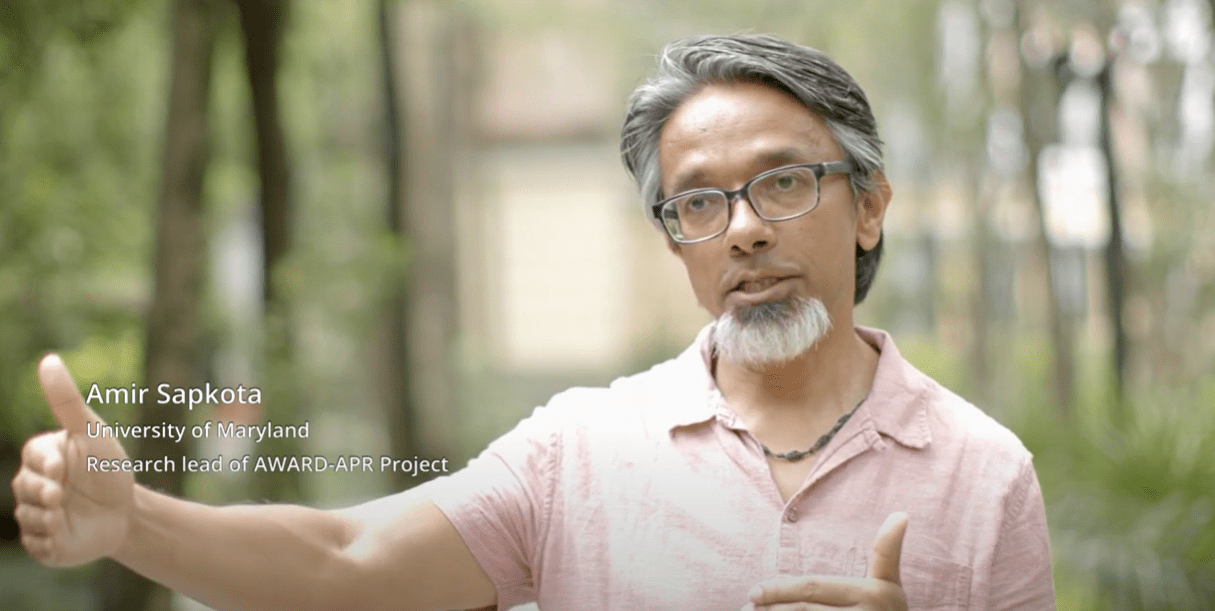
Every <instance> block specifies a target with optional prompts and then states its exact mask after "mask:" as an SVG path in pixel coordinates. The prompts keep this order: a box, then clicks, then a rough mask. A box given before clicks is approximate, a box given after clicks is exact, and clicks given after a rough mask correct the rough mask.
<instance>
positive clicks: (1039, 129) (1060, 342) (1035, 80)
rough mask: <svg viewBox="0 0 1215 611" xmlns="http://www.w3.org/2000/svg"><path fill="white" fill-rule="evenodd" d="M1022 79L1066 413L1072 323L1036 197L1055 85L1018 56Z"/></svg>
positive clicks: (1020, 32) (1020, 17)
mask: <svg viewBox="0 0 1215 611" xmlns="http://www.w3.org/2000/svg"><path fill="white" fill-rule="evenodd" d="M1025 4H1026V2H1024V1H1022V2H1018V3H1017V5H1016V19H1015V23H1016V28H1017V39H1018V40H1023V39H1024V36H1025V33H1026V31H1027V28H1026V23H1025V20H1026V19H1027V17H1026V10H1025V8H1026V7H1025ZM1021 69H1022V78H1021V84H1020V91H1019V93H1018V106H1019V109H1020V113H1021V122H1022V125H1023V126H1024V129H1025V147H1026V150H1027V152H1028V154H1029V168H1028V169H1029V185H1030V193H1031V195H1032V197H1033V201H1034V207H1035V209H1036V210H1037V213H1038V235H1037V239H1036V240H1035V246H1036V247H1037V250H1038V253H1039V258H1040V259H1041V262H1042V265H1043V266H1044V268H1045V270H1046V274H1045V280H1046V284H1045V287H1044V288H1045V292H1046V316H1047V325H1048V326H1049V329H1050V340H1051V350H1052V353H1053V357H1054V359H1053V360H1054V363H1053V364H1054V368H1053V372H1054V375H1053V379H1052V380H1051V383H1052V390H1053V395H1054V400H1055V405H1056V407H1057V408H1058V409H1059V411H1060V412H1061V413H1062V414H1063V415H1064V416H1065V417H1066V416H1067V415H1068V414H1069V413H1070V412H1071V407H1072V400H1073V397H1074V393H1075V369H1074V367H1075V363H1074V360H1075V357H1074V356H1073V352H1074V346H1073V335H1074V331H1073V327H1074V326H1075V325H1074V322H1073V321H1072V319H1071V315H1070V314H1068V313H1067V311H1066V309H1065V308H1064V307H1063V306H1062V304H1060V303H1059V289H1058V283H1059V282H1060V279H1059V275H1058V273H1057V272H1056V270H1055V258H1056V257H1055V253H1054V250H1055V249H1054V247H1053V246H1052V245H1051V242H1050V235H1049V232H1048V231H1047V225H1046V205H1045V203H1044V202H1043V199H1042V191H1041V189H1042V177H1041V176H1040V172H1039V168H1038V159H1039V157H1040V156H1041V154H1042V149H1043V148H1044V147H1045V145H1046V144H1047V143H1048V142H1050V141H1052V140H1054V137H1053V133H1054V129H1055V125H1056V116H1057V114H1058V107H1059V97H1060V87H1059V83H1058V80H1057V78H1056V76H1055V75H1054V74H1053V72H1048V71H1046V70H1035V69H1034V68H1033V67H1032V66H1029V65H1027V64H1026V63H1025V61H1024V55H1022V63H1021Z"/></svg>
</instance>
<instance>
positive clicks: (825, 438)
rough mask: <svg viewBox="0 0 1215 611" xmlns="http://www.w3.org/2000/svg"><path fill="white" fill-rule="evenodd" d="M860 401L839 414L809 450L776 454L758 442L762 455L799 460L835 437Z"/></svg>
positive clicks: (863, 400)
mask: <svg viewBox="0 0 1215 611" xmlns="http://www.w3.org/2000/svg"><path fill="white" fill-rule="evenodd" d="M867 398H868V397H866V399H867ZM864 402H865V399H861V403H864ZM861 403H857V404H856V407H854V408H852V410H851V411H849V412H848V413H846V414H844V415H843V416H840V419H839V421H837V422H836V423H835V426H833V427H831V430H830V431H827V433H826V434H825V435H823V436H822V437H819V438H818V441H816V442H814V445H813V446H810V449H809V450H790V451H788V452H784V453H781V454H777V453H776V452H773V451H772V450H769V449H768V446H766V445H764V444H762V443H761V444H759V447H761V448H763V449H764V456H771V457H772V458H779V459H781V460H787V461H790V462H792V461H797V460H801V459H803V458H805V457H807V456H809V455H811V454H813V453H815V452H817V451H819V450H821V449H823V446H825V445H827V442H828V441H831V438H832V437H835V434H836V433H838V432H839V430H840V428H842V427H843V426H844V423H845V422H848V418H851V417H852V414H853V412H855V411H856V410H857V408H859V407H860V406H861Z"/></svg>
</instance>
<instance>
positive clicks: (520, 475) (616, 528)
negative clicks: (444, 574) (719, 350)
mask: <svg viewBox="0 0 1215 611" xmlns="http://www.w3.org/2000/svg"><path fill="white" fill-rule="evenodd" d="M710 330H711V327H706V328H705V330H703V331H702V332H701V333H700V335H699V336H698V338H697V340H696V342H695V343H694V344H693V345H692V346H691V347H689V348H688V349H687V350H686V351H685V352H684V353H683V354H681V355H679V356H678V357H676V358H674V359H672V360H669V361H667V362H664V363H661V364H659V365H657V366H655V367H653V368H652V369H650V370H649V371H646V372H644V373H640V374H637V375H634V376H630V377H626V378H621V379H619V380H616V381H615V382H613V383H612V384H611V385H610V386H609V387H608V388H575V389H571V390H568V391H566V392H563V393H560V394H558V395H556V396H554V397H553V398H552V400H551V401H550V402H549V404H548V405H547V406H544V407H541V408H538V409H537V410H536V411H535V412H534V413H533V414H532V415H531V416H530V417H528V418H527V419H525V420H523V421H522V422H520V423H519V424H518V426H516V427H515V428H514V430H512V431H510V432H509V433H507V434H505V435H503V436H502V437H501V438H499V439H498V440H496V441H494V442H493V443H492V444H490V446H489V447H488V449H486V450H485V451H484V452H483V453H482V454H481V455H480V456H479V457H477V458H475V459H473V460H472V461H470V463H469V465H468V466H467V467H466V468H464V469H462V470H461V471H459V472H457V473H454V474H452V475H451V476H449V477H446V478H443V479H441V480H436V481H434V482H431V483H429V484H427V485H426V486H428V487H430V490H428V491H427V493H428V495H429V496H430V498H431V499H432V500H433V501H434V502H435V503H436V504H437V505H438V506H439V508H440V509H441V510H442V511H443V512H444V514H445V515H446V516H447V517H448V519H450V520H451V522H452V524H453V525H455V528H456V530H457V531H458V532H459V534H460V536H461V537H462V538H463V539H464V541H465V543H467V545H468V547H469V549H470V550H472V553H473V555H474V556H475V557H476V559H477V561H478V562H479V563H480V565H481V567H482V568H483V569H484V570H485V572H486V574H487V575H489V577H490V579H491V580H492V581H493V583H494V586H495V588H496V589H497V595H498V608H500V609H509V608H511V607H512V606H515V605H517V604H520V603H524V602H532V601H535V602H538V604H539V607H540V609H541V610H542V611H559V610H578V611H595V610H605V611H606V610H624V609H628V610H635V609H636V610H640V609H652V610H668V609H670V610H674V609H698V610H705V609H723V610H726V609H729V610H731V611H733V610H736V609H739V608H740V607H742V606H743V605H744V604H745V603H747V602H748V598H747V593H748V591H749V590H750V589H751V588H752V587H754V586H755V585H756V584H757V583H759V582H761V581H764V580H767V579H770V578H772V577H775V576H779V575H807V574H827V575H843V576H851V577H864V576H865V575H866V572H867V570H868V567H869V557H870V555H871V553H872V549H871V548H872V544H873V539H874V536H875V535H876V533H877V529H878V527H879V526H880V525H881V524H882V522H883V521H884V520H885V518H886V517H887V516H888V515H889V514H890V513H891V512H894V511H905V512H907V513H908V514H909V516H910V521H909V524H908V528H907V534H906V537H905V540H904V544H903V554H902V559H901V564H900V569H901V575H902V582H903V587H904V590H905V592H906V594H907V599H908V603H909V606H910V608H911V609H913V610H915V609H933V610H951V609H980V610H987V609H990V610H1004V609H1026V610H1028V609H1034V610H1038V609H1054V606H1055V603H1054V592H1053V583H1052V579H1051V567H1050V550H1049V543H1048V538H1047V529H1046V518H1045V512H1044V507H1043V503H1042V494H1041V490H1040V488H1039V485H1038V480H1037V476H1036V474H1035V472H1034V468H1033V463H1032V461H1031V455H1030V453H1029V452H1028V451H1027V450H1026V449H1025V447H1024V446H1023V445H1022V444H1021V442H1020V441H1019V440H1018V439H1017V437H1016V436H1015V435H1014V434H1013V433H1011V432H1010V431H1009V430H1008V429H1006V428H1005V427H1003V426H1002V425H1000V424H999V423H997V422H996V421H995V420H993V419H991V418H990V417H988V416H987V415H986V414H984V413H983V412H982V411H980V410H979V409H977V408H976V407H974V406H973V405H971V404H970V403H968V402H966V401H965V400H963V399H962V398H960V397H958V396H957V395H955V394H953V393H952V392H950V391H948V390H946V389H945V388H943V387H942V386H940V385H939V384H937V383H936V382H935V381H933V380H932V379H930V378H928V377H927V376H925V375H924V374H923V373H921V372H919V371H918V370H916V369H915V368H914V367H913V366H912V365H911V364H909V363H908V362H907V361H905V360H904V359H903V358H902V357H901V356H900V355H899V352H898V350H897V348H896V347H895V345H894V342H893V340H891V338H890V337H889V335H887V334H886V333H885V332H882V331H879V330H873V329H865V328H858V329H857V332H858V333H859V334H860V335H861V337H862V338H864V339H865V340H866V341H867V342H869V343H870V344H871V345H873V346H874V347H875V348H877V349H878V350H879V351H880V353H881V355H880V357H879V362H878V367H877V372H876V375H875V377H874V381H873V386H872V389H871V391H870V394H869V396H868V398H867V399H866V400H865V401H864V402H863V403H862V404H861V406H860V407H859V408H858V409H857V410H856V413H855V414H854V415H853V416H852V418H851V419H849V420H848V421H847V423H845V425H844V426H843V428H841V429H840V430H839V432H838V433H837V434H836V436H835V437H834V438H833V439H832V440H831V441H830V443H828V444H827V445H826V446H825V447H824V448H823V449H822V450H820V455H819V458H818V461H817V462H816V464H815V466H814V468H813V469H812V470H811V472H810V474H809V475H808V477H807V479H806V481H805V482H804V484H803V485H802V487H801V489H800V490H799V491H798V492H797V493H796V494H794V495H793V496H792V497H790V499H789V500H788V502H785V501H783V500H782V499H781V496H780V493H779V491H778V490H777V487H776V483H775V481H774V480H773V478H772V476H771V473H770V471H769V468H768V464H767V462H766V459H765V458H764V454H763V450H762V448H761V446H760V444H759V443H758V442H757V441H756V440H755V439H754V438H753V437H751V435H750V434H749V433H748V432H747V430H746V428H745V427H744V425H743V423H742V421H741V419H740V418H739V417H738V415H737V414H735V413H734V412H733V411H731V410H730V407H729V405H728V404H727V403H726V401H725V400H724V399H723V397H722V395H721V393H720V391H719V390H718V389H717V386H716V384H715V383H714V381H713V378H712V375H711V373H710V371H711V370H710V366H711V365H710V351H709V334H710Z"/></svg>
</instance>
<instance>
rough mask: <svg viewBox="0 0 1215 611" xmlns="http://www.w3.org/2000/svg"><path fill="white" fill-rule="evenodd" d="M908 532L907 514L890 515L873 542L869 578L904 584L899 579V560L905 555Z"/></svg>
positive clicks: (898, 512)
mask: <svg viewBox="0 0 1215 611" xmlns="http://www.w3.org/2000/svg"><path fill="white" fill-rule="evenodd" d="M906 532H907V514H906V513H903V512H901V511H897V512H895V513H892V514H890V516H889V517H887V518H886V521H885V522H883V523H882V527H881V528H879V529H878V534H877V537H875V538H874V540H873V560H872V561H870V564H869V576H870V577H873V578H875V579H881V580H883V581H889V582H891V583H897V584H902V581H900V578H899V558H900V557H901V556H902V555H903V535H904V534H906Z"/></svg>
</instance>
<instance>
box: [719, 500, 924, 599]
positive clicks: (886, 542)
mask: <svg viewBox="0 0 1215 611" xmlns="http://www.w3.org/2000/svg"><path fill="white" fill-rule="evenodd" d="M906 532H907V514H905V513H903V512H896V513H892V514H890V516H889V517H887V518H886V521H885V522H884V523H883V524H882V527H881V528H879V529H878V533H877V537H876V538H874V540H873V559H872V560H871V561H870V563H869V575H868V576H867V577H865V578H854V577H836V576H831V575H808V576H805V577H777V578H775V579H769V580H768V581H765V582H763V583H760V584H759V585H757V586H755V587H754V588H753V589H752V590H751V593H750V597H751V602H750V603H748V604H747V606H745V607H743V611H798V610H804V609H834V608H837V607H838V608H845V609H864V610H866V611H879V610H882V611H886V610H898V611H906V610H907V597H906V595H904V593H903V586H902V582H901V581H900V578H899V557H900V556H901V555H902V553H903V535H904V533H906Z"/></svg>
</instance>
